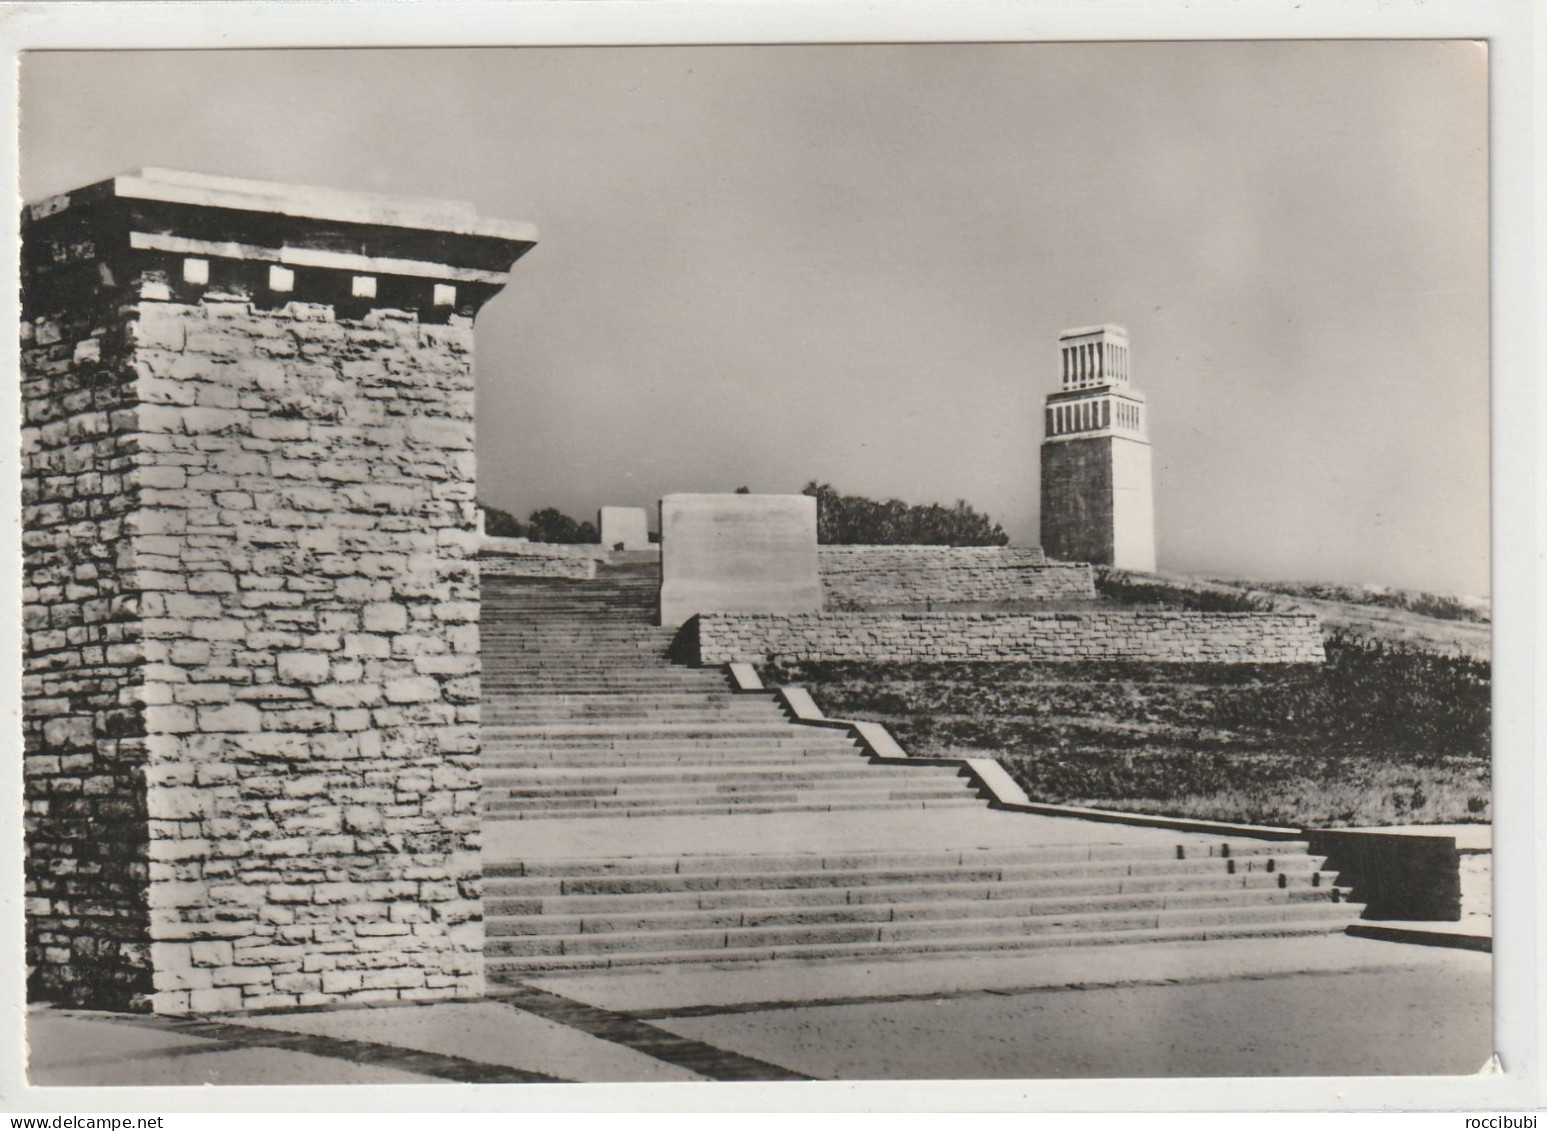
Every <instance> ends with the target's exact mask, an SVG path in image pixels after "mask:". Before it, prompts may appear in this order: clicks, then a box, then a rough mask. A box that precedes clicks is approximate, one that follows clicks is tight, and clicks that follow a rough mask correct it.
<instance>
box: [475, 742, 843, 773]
mask: <svg viewBox="0 0 1547 1131" xmlns="http://www.w3.org/2000/svg"><path fill="white" fill-rule="evenodd" d="M479 764H480V765H481V766H483V768H484V769H485V770H488V771H496V772H504V771H507V770H543V771H548V770H564V769H574V770H584V771H593V772H611V771H614V770H618V771H623V770H629V769H633V768H636V767H637V768H639V769H641V770H649V769H660V768H663V767H674V768H682V769H690V770H699V769H727V768H741V767H745V768H748V769H753V768H757V767H783V768H792V769H798V768H801V767H812V768H815V767H851V766H854V765H856V764H857V765H861V766H864V765H869V762H868V761H867V760H865V759H864V757H863V756H862V755H861V754H860V753H859V751H857V750H848V751H828V750H782V751H781V750H773V751H758V750H743V751H738V752H729V753H724V752H722V753H706V752H705V751H704V750H702V749H700V750H678V749H674V748H660V749H655V750H626V749H624V750H617V749H602V750H572V749H568V748H560V749H552V748H542V747H536V746H532V747H523V748H520V749H508V750H493V749H489V748H487V747H485V749H484V750H483V752H482V753H481V754H480V755H479Z"/></svg>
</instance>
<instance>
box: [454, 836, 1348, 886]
mask: <svg viewBox="0 0 1547 1131" xmlns="http://www.w3.org/2000/svg"><path fill="white" fill-rule="evenodd" d="M1177 849H1180V850H1181V851H1180V853H1178V852H1177V851H1176V850H1177ZM1309 849H1310V845H1309V843H1308V842H1307V841H1303V840H1282V841H1271V840H1231V841H1225V840H1206V839H1201V838H1198V837H1189V838H1188V839H1187V840H1185V841H1182V842H1181V843H1178V844H1177V845H1175V846H1167V847H1164V848H1156V847H1153V846H1151V845H1148V844H1132V843H1124V842H1116V843H1110V844H1025V845H1007V846H1002V847H997V848H949V849H892V850H869V851H864V852H827V853H815V852H757V853H742V854H739V855H738V854H734V853H705V854H702V855H688V856H682V855H667V856H654V855H652V856H627V855H618V856H608V857H600V858H599V857H594V856H577V857H548V858H544V859H540V860H529V861H511V862H498V861H490V862H489V863H488V867H487V868H486V870H485V874H487V875H490V876H566V877H581V876H679V875H703V874H713V875H731V874H740V875H747V876H754V875H762V874H766V873H794V874H796V875H800V876H809V875H815V874H818V873H820V874H832V873H836V872H866V873H868V872H873V871H877V870H881V871H896V870H897V869H900V868H915V867H925V868H944V869H957V868H992V867H999V866H1004V865H1013V864H1046V865H1053V864H1076V865H1078V864H1089V863H1101V864H1123V865H1144V866H1146V867H1156V868H1166V869H1172V870H1175V869H1176V867H1177V865H1178V864H1179V863H1181V864H1186V865H1188V866H1189V868H1191V869H1192V870H1196V867H1195V866H1197V865H1200V864H1203V865H1207V864H1208V863H1209V862H1210V861H1213V862H1214V863H1216V864H1217V865H1218V867H1219V868H1220V869H1221V870H1222V871H1223V870H1224V869H1226V868H1227V867H1228V862H1229V861H1230V860H1235V861H1236V862H1237V864H1238V865H1240V866H1241V867H1242V869H1243V870H1245V868H1246V865H1247V863H1248V862H1252V863H1254V864H1255V867H1256V868H1257V869H1258V870H1260V869H1262V868H1263V867H1265V866H1267V867H1268V868H1269V870H1270V871H1271V870H1272V866H1273V865H1274V864H1277V865H1279V866H1282V865H1283V864H1285V863H1288V862H1292V861H1300V862H1305V861H1317V860H1320V859H1321V858H1320V857H1313V856H1311V855H1310V854H1309Z"/></svg>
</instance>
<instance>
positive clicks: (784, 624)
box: [697, 611, 1325, 664]
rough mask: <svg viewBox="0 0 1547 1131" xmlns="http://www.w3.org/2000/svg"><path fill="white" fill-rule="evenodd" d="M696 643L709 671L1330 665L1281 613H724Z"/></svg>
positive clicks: (1307, 623)
mask: <svg viewBox="0 0 1547 1131" xmlns="http://www.w3.org/2000/svg"><path fill="white" fill-rule="evenodd" d="M697 636H698V656H699V662H701V663H704V664H725V663H732V662H736V661H745V662H751V663H768V662H782V663H791V662H798V661H818V660H867V661H872V662H891V663H928V662H957V661H986V662H997V663H1013V662H1018V661H1019V662H1032V661H1039V662H1041V661H1095V660H1130V661H1142V662H1147V663H1220V664H1319V663H1322V662H1323V660H1324V659H1325V656H1324V654H1323V652H1322V645H1321V632H1320V629H1319V627H1318V626H1317V622H1316V618H1315V617H1313V616H1300V615H1290V614H1276V613H1192V612H1136V611H1113V612H1104V611H1102V612H1068V613H1029V614H1018V613H894V614H886V613H849V614H843V613H839V614H833V613H816V614H802V615H798V616H768V615H759V614H720V613H716V614H707V615H704V616H702V617H700V618H699V619H698V622H697Z"/></svg>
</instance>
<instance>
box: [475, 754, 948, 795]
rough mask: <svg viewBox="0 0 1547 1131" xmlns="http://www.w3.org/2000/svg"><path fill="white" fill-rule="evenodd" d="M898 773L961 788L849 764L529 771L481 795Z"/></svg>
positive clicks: (936, 773) (913, 771) (500, 780)
mask: <svg viewBox="0 0 1547 1131" xmlns="http://www.w3.org/2000/svg"><path fill="white" fill-rule="evenodd" d="M899 770H900V771H901V772H902V773H903V774H905V775H907V776H908V777H909V778H915V777H922V776H925V775H929V776H933V777H937V778H940V779H941V780H944V781H953V782H958V783H964V782H965V781H966V780H967V779H966V778H964V777H963V776H962V775H961V773H960V771H958V770H957V769H955V768H954V767H951V766H918V767H910V766H895V767H894V766H884V767H881V766H871V765H869V764H868V763H866V762H862V761H859V760H857V759H854V758H849V759H845V760H844V761H840V762H833V763H832V764H831V765H816V766H812V765H805V764H802V763H794V762H792V763H789V764H787V765H771V766H757V765H751V766H730V767H723V766H713V765H711V766H693V767H687V768H682V769H673V770H663V769H661V768H659V767H656V766H631V765H623V766H618V767H615V768H612V769H601V770H598V769H593V768H589V767H588V768H585V769H570V768H568V767H563V768H547V767H544V768H533V769H530V770H525V771H521V772H511V771H508V770H501V771H497V772H493V773H485V774H484V778H483V788H484V789H485V790H486V791H498V792H501V793H504V792H507V791H516V790H526V789H532V788H542V789H547V790H558V789H563V790H588V789H619V788H628V787H631V786H651V785H661V786H664V785H674V784H700V785H724V786H726V787H727V788H739V786H740V784H741V783H745V782H751V783H770V784H773V783H784V782H789V783H792V784H794V785H803V784H805V785H811V786H820V785H825V784H830V783H835V782H845V781H877V780H885V779H886V778H888V777H890V776H895V774H896V771H899Z"/></svg>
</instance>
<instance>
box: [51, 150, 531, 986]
mask: <svg viewBox="0 0 1547 1131" xmlns="http://www.w3.org/2000/svg"><path fill="white" fill-rule="evenodd" d="M22 233H23V236H22V238H23V313H24V326H23V336H22V397H23V410H24V413H25V419H24V431H23V469H22V474H23V492H24V499H23V506H24V524H25V532H24V535H23V545H24V554H25V595H24V605H25V608H24V618H25V635H26V655H25V675H24V700H25V705H24V728H25V736H26V760H25V796H26V827H25V833H26V895H27V961H28V965H29V972H30V992H31V995H32V996H33V997H34V998H41V999H48V1000H54V1001H60V1002H66V1003H74V1004H82V1005H91V1006H97V1007H104V1008H114V1009H123V1008H139V1009H145V1008H149V1009H154V1010H155V1011H157V1012H162V1013H185V1012H205V1011H213V1010H229V1009H263V1008H269V1007H282V1006H295V1005H308V1004H319V1003H325V1002H343V1001H355V1002H365V1001H373V1000H390V999H432V998H450V997H468V996H476V995H478V994H480V993H481V992H482V965H481V962H482V958H481V953H482V944H483V938H482V933H483V928H482V914H481V908H482V905H481V894H480V885H481V869H480V861H479V840H478V836H479V831H478V815H477V800H478V787H479V775H478V769H477V753H478V699H479V660H478V646H479V642H478V596H479V590H478V572H477V563H476V559H475V557H474V555H475V553H476V548H477V545H476V543H477V538H476V532H475V517H474V471H475V467H474V451H473V371H472V359H473V352H472V351H473V331H472V320H473V316H474V314H475V313H476V311H477V310H478V309H479V308H480V307H481V306H482V305H483V303H485V302H486V301H487V300H488V299H489V298H491V297H492V296H493V295H494V294H496V293H497V292H498V291H499V289H500V288H501V287H502V286H503V285H504V283H505V281H506V279H507V273H508V271H509V269H510V267H511V265H512V264H513V263H514V262H515V260H516V259H517V258H518V257H519V256H521V255H522V254H523V253H524V252H526V251H527V250H528V249H530V248H531V247H532V245H533V243H534V242H535V238H536V236H535V231H534V230H533V229H532V228H530V227H529V226H527V225H521V224H506V223H498V222H493V221H488V220H480V219H478V218H477V217H476V216H475V215H474V214H473V211H472V209H471V207H470V206H467V205H458V204H446V203H440V202H426V201H409V200H393V199H387V198H379V197H370V196H363V195H357V194H343V193H335V192H327V191H323V190H316V189H306V188H297V187H292V186H283V185H273V184H267V183H259V182H250V181H237V180H232V179H229V178H222V177H205V176H199V175H193V174H183V173H172V172H168V171H160V170H147V171H144V172H141V173H139V174H135V175H128V176H121V177H117V178H115V179H113V180H109V181H106V182H104V183H101V184H97V185H93V186H90V187H88V188H85V189H82V190H80V191H77V192H72V193H69V194H68V195H64V196H59V197H55V198H53V199H51V200H47V201H44V202H41V203H39V204H35V205H32V206H31V207H29V208H28V209H26V210H25V211H24V214H23V217H22Z"/></svg>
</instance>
